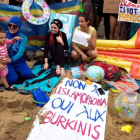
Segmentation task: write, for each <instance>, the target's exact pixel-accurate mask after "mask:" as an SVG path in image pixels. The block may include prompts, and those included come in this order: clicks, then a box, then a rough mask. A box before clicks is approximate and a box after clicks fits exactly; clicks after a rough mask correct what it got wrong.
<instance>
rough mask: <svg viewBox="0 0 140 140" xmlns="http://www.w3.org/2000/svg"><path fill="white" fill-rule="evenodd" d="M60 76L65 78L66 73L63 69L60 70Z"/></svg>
mask: <svg viewBox="0 0 140 140" xmlns="http://www.w3.org/2000/svg"><path fill="white" fill-rule="evenodd" d="M61 76H66V72H65V69H64V68H61Z"/></svg>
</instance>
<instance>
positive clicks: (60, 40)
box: [56, 36, 64, 45]
mask: <svg viewBox="0 0 140 140" xmlns="http://www.w3.org/2000/svg"><path fill="white" fill-rule="evenodd" d="M56 40H57V42H58V43H60V44H61V45H62V44H64V42H63V40H62V39H61V37H60V36H57V37H56Z"/></svg>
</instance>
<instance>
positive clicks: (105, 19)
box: [104, 13, 110, 39]
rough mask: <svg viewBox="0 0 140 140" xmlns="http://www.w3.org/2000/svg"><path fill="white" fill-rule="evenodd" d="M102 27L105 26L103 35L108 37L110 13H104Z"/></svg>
mask: <svg viewBox="0 0 140 140" xmlns="http://www.w3.org/2000/svg"><path fill="white" fill-rule="evenodd" d="M104 28H105V37H106V38H107V39H109V38H110V15H109V14H106V13H104Z"/></svg>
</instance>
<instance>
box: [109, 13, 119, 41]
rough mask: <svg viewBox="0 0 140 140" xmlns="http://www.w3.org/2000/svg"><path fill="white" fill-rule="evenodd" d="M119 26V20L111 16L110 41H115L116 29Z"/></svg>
mask: <svg viewBox="0 0 140 140" xmlns="http://www.w3.org/2000/svg"><path fill="white" fill-rule="evenodd" d="M116 26H117V19H116V18H115V17H114V16H112V15H110V40H114V34H115V29H116Z"/></svg>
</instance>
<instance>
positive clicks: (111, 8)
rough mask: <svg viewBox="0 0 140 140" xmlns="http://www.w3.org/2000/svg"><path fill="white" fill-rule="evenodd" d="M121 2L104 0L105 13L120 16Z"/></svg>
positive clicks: (118, 0)
mask: <svg viewBox="0 0 140 140" xmlns="http://www.w3.org/2000/svg"><path fill="white" fill-rule="evenodd" d="M119 4H120V0H104V7H103V13H111V14H118V10H119Z"/></svg>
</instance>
